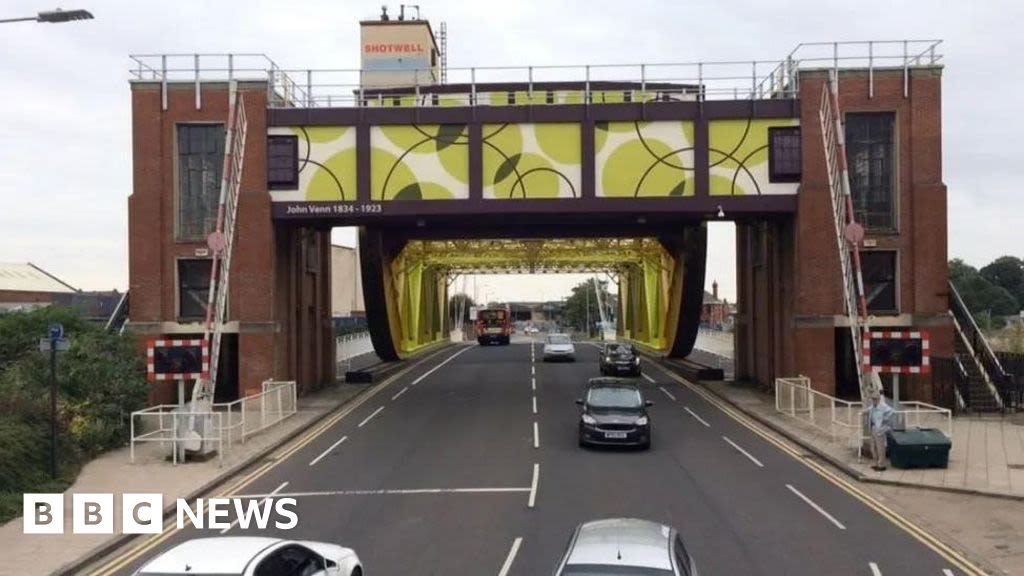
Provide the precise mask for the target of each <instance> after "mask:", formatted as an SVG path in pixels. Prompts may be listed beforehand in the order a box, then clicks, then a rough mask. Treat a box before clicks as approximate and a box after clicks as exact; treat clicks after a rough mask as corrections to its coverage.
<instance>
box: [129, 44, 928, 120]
mask: <svg viewBox="0 0 1024 576" xmlns="http://www.w3.org/2000/svg"><path fill="white" fill-rule="evenodd" d="M941 43H942V41H941V40H882V41H858V42H811V43H803V44H799V45H797V47H796V48H794V49H793V50H792V51H791V52H790V53H789V54H788V55H787V56H786V57H785V58H783V59H781V60H756V59H755V60H731V61H705V62H684V63H649V64H640V63H637V64H582V65H554V66H475V67H462V68H448V69H447V78H448V82H447V83H446V84H440V85H439V84H436V83H434V82H433V79H434V78H435V75H436V71H435V70H433V69H422V70H413V69H410V70H404V71H403V72H404V73H407V74H411V75H412V80H411V82H406V83H405V84H404V85H401V86H398V85H396V86H394V87H390V88H383V89H381V88H375V89H372V90H371V89H364V88H363V87H364V86H365V85H366V82H365V81H364V80H365V79H366V77H367V75H368V74H375V73H376V72H374V71H366V70H360V69H283V68H281V67H280V66H279V65H278V64H277V63H275V62H274V61H273V60H271V59H270V58H269V57H267V56H266V55H265V54H252V53H248V54H245V53H242V54H223V53H221V54H211V53H203V54H199V53H196V54H180V53H179V54H139V55H132V56H130V58H131V61H132V64H131V68H130V69H129V73H130V75H131V78H132V80H133V81H139V82H159V83H161V85H162V94H163V101H164V107H165V108H166V102H167V99H166V96H167V85H168V84H169V83H192V84H194V85H195V87H196V91H195V92H196V108H200V107H201V105H202V100H201V90H200V87H201V85H202V84H203V83H204V82H224V81H229V80H240V81H260V82H266V83H267V101H268V105H269V106H271V107H280V108H294V107H299V108H318V107H323V108H333V107H355V106H382V107H383V106H402V107H405V106H414V107H430V106H441V107H446V106H494V105H502V106H505V105H509V104H516V105H519V104H529V105H546V104H600V103H621V102H660V101H678V100H690V101H703V100H747V99H768V98H794V97H796V96H797V94H798V92H799V88H800V87H799V74H798V72H799V71H800V70H807V69H832V70H835V71H838V70H840V69H850V68H858V69H864V70H867V71H868V78H869V81H868V91H869V96H870V95H873V93H874V74H875V71H876V70H881V69H888V70H902V73H903V77H904V95H906V93H907V91H908V90H909V82H910V80H909V78H910V70H911V69H912V68H917V67H925V66H935V65H938V64H939V63H941V61H942V54H941V53H939V48H940V46H941ZM498 83H500V84H504V85H505V86H503V87H501V89H497V88H496V87H495V84H498ZM623 83H626V84H628V86H623ZM509 85H514V87H513V89H511V90H510V89H509V88H508V87H509Z"/></svg>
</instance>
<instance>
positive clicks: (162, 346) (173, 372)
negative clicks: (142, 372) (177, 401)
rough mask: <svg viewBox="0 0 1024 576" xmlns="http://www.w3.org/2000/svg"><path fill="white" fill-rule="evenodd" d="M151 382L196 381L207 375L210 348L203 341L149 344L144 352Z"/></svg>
mask: <svg viewBox="0 0 1024 576" xmlns="http://www.w3.org/2000/svg"><path fill="white" fill-rule="evenodd" d="M146 373H147V375H148V377H149V379H150V380H198V379H199V378H207V377H209V373H210V347H209V345H208V342H207V341H206V340H204V339H202V338H192V339H187V340H150V341H149V346H148V347H147V350H146Z"/></svg>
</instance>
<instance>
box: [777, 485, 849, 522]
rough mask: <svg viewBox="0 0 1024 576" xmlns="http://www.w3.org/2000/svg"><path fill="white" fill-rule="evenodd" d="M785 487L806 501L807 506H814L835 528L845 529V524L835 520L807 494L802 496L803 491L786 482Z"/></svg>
mask: <svg viewBox="0 0 1024 576" xmlns="http://www.w3.org/2000/svg"><path fill="white" fill-rule="evenodd" d="M786 488H789V491H790V492H792V493H793V494H796V495H797V497H799V498H800V499H801V500H803V501H804V502H806V503H807V505H808V506H810V507H811V508H814V509H815V510H816V511H817V512H818V513H819V514H821V515H822V516H824V517H825V518H827V519H828V521H829V522H831V523H833V524H835V526H836V528H839V529H840V530H846V526H843V523H842V522H840V521H839V520H836V518H835V516H833V515H831V514H829V513H828V512H826V511H825V509H824V508H822V507H821V506H818V504H817V503H816V502H815V501H814V500H811V499H810V498H808V497H807V496H804V494H803V492H801V491H799V490H797V489H796V488H793V485H792V484H786Z"/></svg>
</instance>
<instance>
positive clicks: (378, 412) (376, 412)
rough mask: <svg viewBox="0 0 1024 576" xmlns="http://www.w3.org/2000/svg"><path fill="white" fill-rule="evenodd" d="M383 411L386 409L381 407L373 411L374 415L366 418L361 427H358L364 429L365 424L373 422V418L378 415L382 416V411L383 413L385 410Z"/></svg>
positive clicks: (360, 424)
mask: <svg viewBox="0 0 1024 576" xmlns="http://www.w3.org/2000/svg"><path fill="white" fill-rule="evenodd" d="M383 409H384V407H383V406H381V407H380V408H377V409H376V410H374V411H373V414H370V415H369V416H367V417H366V418H365V419H364V420H363V421H362V422H360V423H359V426H358V427H359V428H362V427H363V424H366V423H367V422H369V421H370V420H373V417H374V416H376V415H377V414H380V411H381V410H383Z"/></svg>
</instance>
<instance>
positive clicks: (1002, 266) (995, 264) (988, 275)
mask: <svg viewBox="0 0 1024 576" xmlns="http://www.w3.org/2000/svg"><path fill="white" fill-rule="evenodd" d="M980 272H981V276H982V277H983V278H985V279H986V280H988V281H989V282H991V283H992V284H994V285H996V286H999V287H1000V288H1003V289H1004V290H1006V291H1007V292H1009V293H1010V295H1011V296H1013V297H1014V299H1016V300H1017V307H1018V308H1024V260H1021V259H1020V258H1017V257H1015V256H1001V257H999V258H996V259H995V260H993V261H992V262H991V263H990V264H989V265H988V266H985V267H984V268H982V269H981V270H980Z"/></svg>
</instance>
